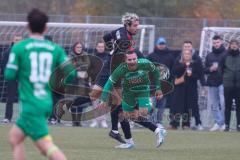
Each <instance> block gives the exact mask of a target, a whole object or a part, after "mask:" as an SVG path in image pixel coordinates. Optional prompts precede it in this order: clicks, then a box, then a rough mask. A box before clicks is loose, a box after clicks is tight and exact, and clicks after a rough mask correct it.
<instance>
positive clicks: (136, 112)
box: [131, 110, 139, 121]
mask: <svg viewBox="0 0 240 160" xmlns="http://www.w3.org/2000/svg"><path fill="white" fill-rule="evenodd" d="M138 117H139V113H138V111H137V110H134V112H131V119H132V120H133V121H135V120H137V119H138Z"/></svg>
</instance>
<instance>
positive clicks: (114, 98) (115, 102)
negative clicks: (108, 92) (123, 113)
mask: <svg viewBox="0 0 240 160" xmlns="http://www.w3.org/2000/svg"><path fill="white" fill-rule="evenodd" d="M111 102H112V104H113V105H120V104H121V97H120V96H118V95H116V94H113V95H112V96H111Z"/></svg>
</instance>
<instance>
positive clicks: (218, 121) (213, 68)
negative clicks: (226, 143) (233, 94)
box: [205, 35, 226, 131]
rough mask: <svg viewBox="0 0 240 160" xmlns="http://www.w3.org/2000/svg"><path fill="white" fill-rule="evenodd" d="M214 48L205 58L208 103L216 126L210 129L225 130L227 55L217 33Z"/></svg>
mask: <svg viewBox="0 0 240 160" xmlns="http://www.w3.org/2000/svg"><path fill="white" fill-rule="evenodd" d="M212 40H213V41H212V43H213V48H212V52H211V53H209V54H208V55H207V57H206V60H205V73H206V74H207V85H208V86H209V89H208V105H209V107H211V109H212V113H213V118H214V122H215V124H214V126H213V127H212V128H211V129H210V131H217V130H224V129H225V125H224V110H225V102H224V93H223V82H222V80H223V77H222V66H223V60H224V57H225V55H226V49H225V47H224V46H223V43H222V38H221V37H220V36H218V35H215V36H214V37H213V39H212Z"/></svg>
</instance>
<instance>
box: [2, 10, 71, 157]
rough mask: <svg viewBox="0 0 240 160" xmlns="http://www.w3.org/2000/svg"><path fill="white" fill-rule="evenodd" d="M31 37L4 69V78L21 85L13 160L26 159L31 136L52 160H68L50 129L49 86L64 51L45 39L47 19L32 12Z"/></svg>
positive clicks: (64, 57) (17, 48)
mask: <svg viewBox="0 0 240 160" xmlns="http://www.w3.org/2000/svg"><path fill="white" fill-rule="evenodd" d="M27 21H28V30H29V35H30V37H29V38H27V39H25V40H23V41H21V42H19V43H18V44H16V45H14V46H13V48H12V50H11V53H10V57H9V60H8V63H7V66H6V70H5V74H4V76H5V79H6V80H14V79H17V80H18V82H19V96H20V98H19V99H20V102H19V104H20V116H19V118H18V119H17V121H16V124H15V125H14V126H13V127H12V128H11V130H10V133H9V141H10V143H11V146H12V149H13V156H14V160H24V159H25V151H24V143H23V142H24V140H25V138H26V137H30V138H31V139H32V140H33V141H34V142H35V145H36V146H37V148H38V149H39V150H40V151H41V153H42V154H43V155H44V156H46V157H47V158H48V159H51V160H66V157H65V155H64V154H63V152H62V151H61V150H60V149H58V147H57V146H56V145H55V144H54V143H53V141H52V139H51V136H50V135H49V131H48V127H47V118H48V117H49V116H50V115H51V112H52V106H53V104H52V95H51V91H50V88H49V86H48V82H49V78H50V75H51V74H52V72H53V71H54V69H56V67H58V66H59V65H60V64H62V63H63V62H65V61H66V60H67V55H66V53H65V52H64V50H63V49H62V48H61V47H60V46H58V45H57V44H55V43H53V42H51V41H48V40H44V38H43V33H44V32H45V31H46V28H47V27H46V23H47V22H48V16H47V15H46V14H45V13H43V12H42V11H40V10H38V9H32V10H31V11H30V12H29V14H28V16H27Z"/></svg>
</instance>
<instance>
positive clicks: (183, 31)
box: [0, 14, 240, 49]
mask: <svg viewBox="0 0 240 160" xmlns="http://www.w3.org/2000/svg"><path fill="white" fill-rule="evenodd" d="M25 19H26V14H0V21H25ZM50 21H51V22H76V23H78V22H81V23H109V24H119V23H120V22H121V17H120V16H69V15H50ZM140 23H141V24H148V25H155V27H156V31H155V37H156V38H157V37H159V36H163V37H165V38H166V40H167V43H168V47H169V48H171V49H180V48H181V45H182V43H183V41H184V40H191V41H192V42H193V44H194V46H195V48H196V49H199V46H200V37H201V30H202V28H203V27H240V20H226V19H225V20H223V19H189V18H159V17H141V18H140Z"/></svg>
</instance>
